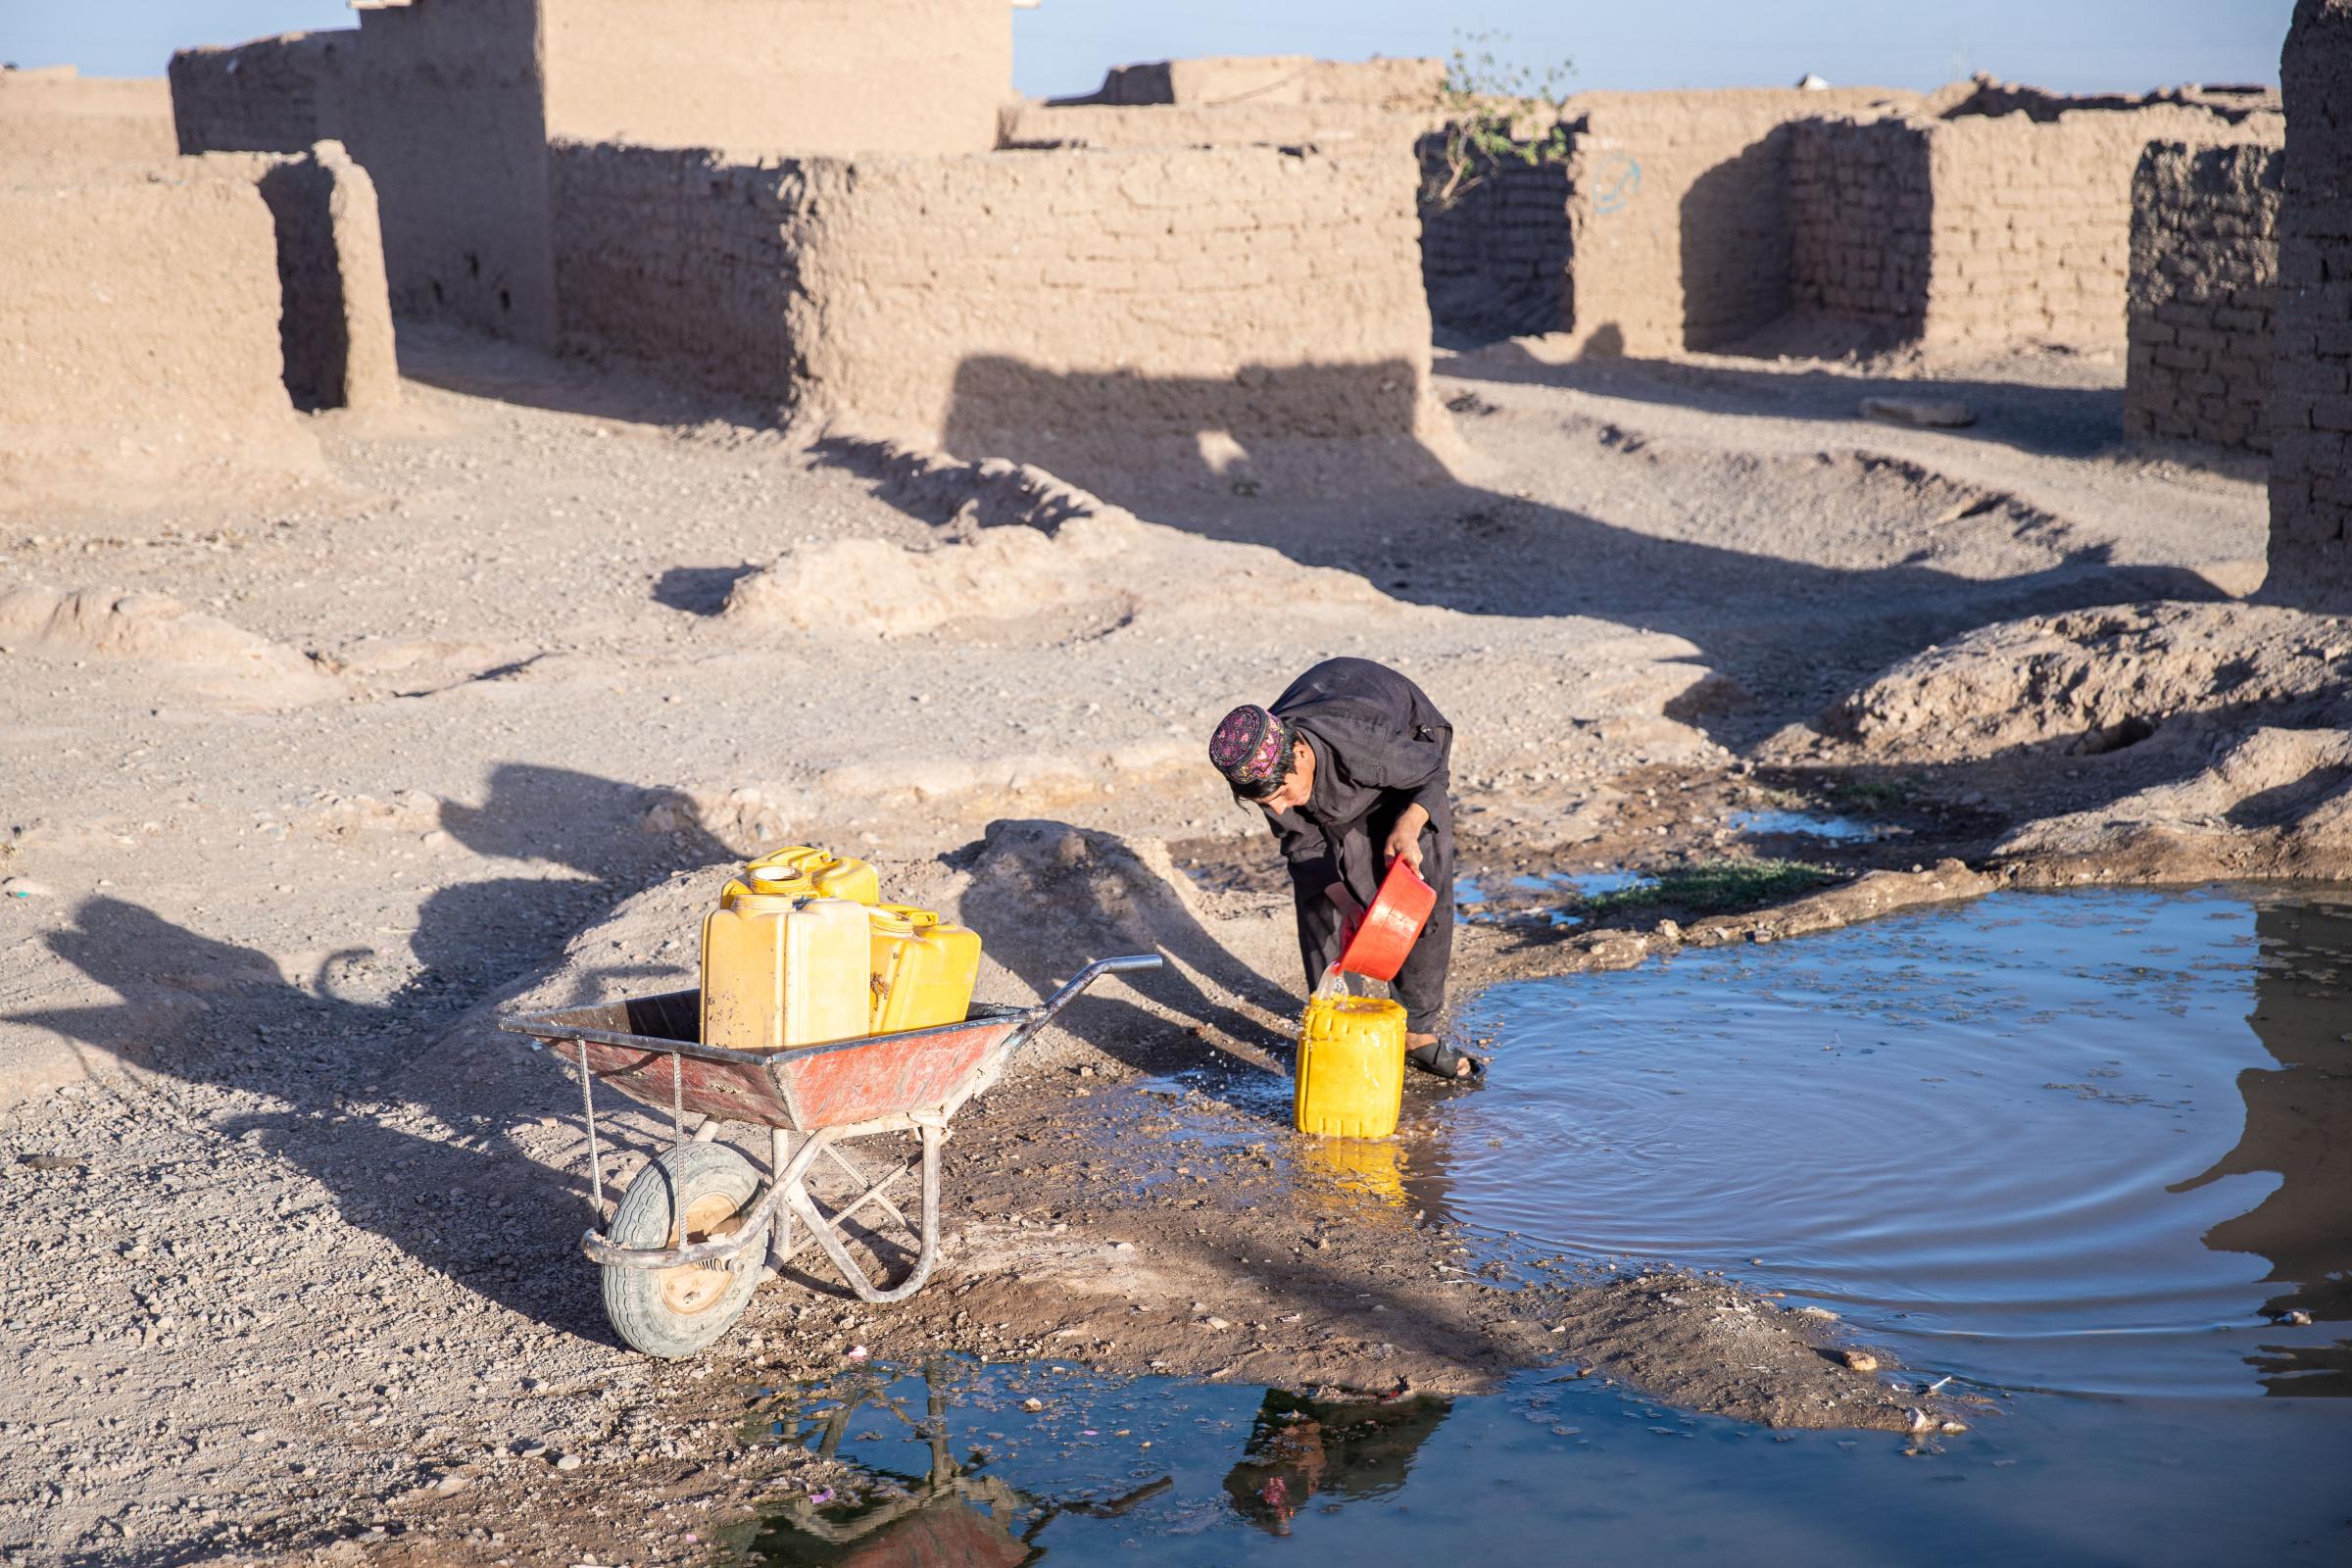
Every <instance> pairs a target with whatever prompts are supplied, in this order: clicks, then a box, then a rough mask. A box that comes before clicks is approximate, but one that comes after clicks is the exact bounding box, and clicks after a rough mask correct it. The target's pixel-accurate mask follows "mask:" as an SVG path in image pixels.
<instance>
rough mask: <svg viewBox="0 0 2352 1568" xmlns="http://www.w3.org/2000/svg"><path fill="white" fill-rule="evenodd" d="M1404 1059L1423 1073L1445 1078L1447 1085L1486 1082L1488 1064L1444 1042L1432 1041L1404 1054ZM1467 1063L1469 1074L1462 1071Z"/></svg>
mask: <svg viewBox="0 0 2352 1568" xmlns="http://www.w3.org/2000/svg"><path fill="white" fill-rule="evenodd" d="M1404 1059H1405V1060H1407V1061H1409V1062H1411V1063H1412V1064H1413V1065H1414V1066H1416V1067H1418V1068H1420V1069H1421V1070H1422V1071H1423V1072H1425V1073H1429V1074H1431V1075H1432V1076H1434V1077H1438V1078H1443V1079H1445V1080H1446V1082H1447V1083H1452V1084H1477V1083H1484V1082H1486V1078H1487V1064H1486V1063H1485V1062H1483V1061H1481V1060H1479V1059H1478V1058H1477V1057H1476V1056H1473V1055H1471V1054H1470V1053H1468V1052H1466V1051H1457V1050H1456V1049H1454V1048H1453V1047H1452V1046H1449V1045H1447V1044H1446V1042H1445V1041H1443V1040H1437V1041H1432V1042H1431V1043H1430V1044H1428V1045H1426V1046H1416V1047H1415V1048H1414V1049H1412V1050H1411V1051H1408V1052H1406V1053H1405V1054H1404ZM1465 1061H1466V1062H1468V1063H1469V1064H1470V1070H1469V1071H1468V1072H1464V1071H1462V1063H1463V1062H1465Z"/></svg>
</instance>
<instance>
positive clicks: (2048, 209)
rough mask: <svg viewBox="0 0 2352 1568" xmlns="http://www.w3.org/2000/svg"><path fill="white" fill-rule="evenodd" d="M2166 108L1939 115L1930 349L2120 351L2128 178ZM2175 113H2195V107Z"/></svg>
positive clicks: (2127, 265)
mask: <svg viewBox="0 0 2352 1568" xmlns="http://www.w3.org/2000/svg"><path fill="white" fill-rule="evenodd" d="M2167 113H2168V112H2167V111H2158V110H2148V111H2124V112H2118V113H2098V112H2084V113H2082V114H2075V115H2065V116H2061V117H2060V118H2059V119H2057V120H2056V121H2051V122H2042V121H2036V120H2034V119H2033V118H2032V117H2031V116H2029V115H2025V114H2012V115H2004V116H2001V117H2000V118H1998V119H1986V118H1983V117H1971V118H1967V119H1962V120H1953V121H1945V122H1942V123H1937V124H1936V125H1935V126H1934V127H1933V129H1932V130H1931V132H1930V134H1929V146H1928V160H1929V179H1930V182H1931V183H1932V185H1933V187H1934V192H1935V216H1934V221H1933V228H1932V243H1933V246H1934V252H1935V261H1934V267H1933V270H1932V271H1931V274H1930V278H1929V286H1928V302H1927V312H1926V322H1925V327H1924V330H1923V331H1922V333H1921V339H1922V341H1923V342H1925V343H1926V344H1928V345H1930V346H1943V347H1951V346H1960V345H1977V344H1987V345H1989V344H2007V343H2028V342H2033V343H2056V344H2066V345H2070V346H2075V347H2083V348H2107V349H2120V348H2121V347H2122V346H2123V342H2124V319H2125V318H2124V286H2125V279H2126V276H2127V274H2128V273H2129V272H2130V270H2131V176H2132V172H2133V171H2134V170H2135V169H2136V168H2137V167H2138V163H2139V155H2140V152H2141V150H2142V149H2143V148H2145V147H2146V146H2147V144H2148V141H2149V140H2150V139H2151V137H2152V136H2155V135H2161V134H2163V132H2164V130H2165V129H2168V128H2172V127H2168V126H2161V125H2158V124H2153V123H2147V122H2148V121H2149V120H2150V119H2152V118H2161V117H2163V116H2165V115H2166V114H2167ZM2178 113H2182V114H2188V115H2192V116H2193V115H2194V114H2195V111H2179V112H2178Z"/></svg>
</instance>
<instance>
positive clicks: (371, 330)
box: [179, 141, 400, 409]
mask: <svg viewBox="0 0 2352 1568" xmlns="http://www.w3.org/2000/svg"><path fill="white" fill-rule="evenodd" d="M179 167H180V168H182V169H186V170H191V171H193V172H195V173H196V174H198V175H199V176H202V177H211V178H218V179H225V180H233V181H239V182H242V183H245V184H249V185H251V186H253V187H254V188H255V189H256V190H258V191H260V192H261V194H262V200H263V201H264V202H266V203H267V204H268V205H269V208H270V220H271V221H272V222H273V223H274V224H275V226H276V233H277V281H278V299H279V311H278V322H277V326H278V343H279V347H280V349H281V351H282V353H283V356H284V378H285V383H286V391H287V393H288V395H289V396H291V397H292V398H293V400H294V405H295V407H297V408H301V409H342V408H375V407H381V406H383V405H385V404H389V403H394V402H397V401H398V400H399V397H400V368H399V365H398V362H397V360H396V358H395V355H394V352H393V334H392V304H391V294H390V289H389V287H388V286H387V284H386V281H385V277H384V242H383V230H382V227H381V225H380V222H379V221H378V218H377V214H376V205H375V187H374V185H373V184H372V183H371V182H370V181H369V180H368V172H367V171H366V170H364V169H362V168H360V166H359V165H358V164H356V163H354V162H352V160H351V156H350V154H348V153H347V152H345V151H344V149H343V146H342V144H341V143H340V142H332V141H325V142H320V143H319V144H318V145H317V146H316V147H314V148H312V149H311V150H310V151H309V152H307V153H304V154H303V155H301V156H300V157H288V156H286V155H284V154H281V153H208V154H204V155H201V156H199V157H195V158H186V159H181V160H180V161H179Z"/></svg>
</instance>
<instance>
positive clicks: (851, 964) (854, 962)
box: [703, 893, 872, 1051]
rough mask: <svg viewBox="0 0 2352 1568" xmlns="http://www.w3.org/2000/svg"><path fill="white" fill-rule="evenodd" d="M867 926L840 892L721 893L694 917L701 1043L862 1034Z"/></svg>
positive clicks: (867, 1012)
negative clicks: (831, 895)
mask: <svg viewBox="0 0 2352 1568" xmlns="http://www.w3.org/2000/svg"><path fill="white" fill-rule="evenodd" d="M869 924H870V922H869V921H868V920H867V918H866V909H865V906H864V905H862V904H859V903H857V902H855V901H854V900H850V899H810V898H784V897H774V896H769V895H766V894H758V893H740V894H735V895H734V896H732V897H730V898H729V899H727V900H726V901H725V902H724V903H723V904H722V905H721V906H720V907H718V908H715V909H713V910H711V912H710V913H709V914H707V915H705V916H704V917H703V1044H705V1045H707V1046H725V1047H727V1048H729V1049H730V1050H734V1051H783V1050H786V1049H788V1048H790V1047H793V1046H815V1045H822V1044H824V1043H825V1042H827V1041H832V1040H852V1039H856V1038H858V1036H861V1035H863V1034H864V1033H865V1032H866V1026H867V1021H868V1019H869V1017H870V1016H871V1013H872V1006H871V1003H870V998H871V996H872V980H871V976H870V974H869V972H868V965H869V963H870V961H871V952H872V939H871V937H870V935H869V933H868V926H869Z"/></svg>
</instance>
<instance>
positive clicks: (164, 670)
mask: <svg viewBox="0 0 2352 1568" xmlns="http://www.w3.org/2000/svg"><path fill="white" fill-rule="evenodd" d="M0 652H13V653H19V654H23V653H33V654H46V655H53V656H59V657H68V658H73V657H83V656H97V657H100V658H105V659H113V660H123V661H125V662H136V663H139V664H143V665H145V666H147V667H148V668H150V669H153V670H155V671H156V672H157V673H159V674H161V675H164V676H165V677H167V678H168V679H170V680H172V681H173V682H174V683H176V684H178V685H181V686H184V687H187V688H189V689H191V690H195V691H200V692H204V693H207V694H209V695H212V696H216V697H221V698H225V699H229V700H232V701H240V702H246V703H253V704H258V705H263V706H268V707H282V706H290V705H292V704H295V703H313V702H320V701H324V700H325V699H327V698H330V697H336V696H340V695H342V693H343V686H342V684H341V683H340V682H339V681H337V680H336V679H335V678H334V677H333V676H332V675H330V674H328V673H327V672H326V671H325V670H323V669H321V668H320V667H319V664H318V663H317V662H315V661H313V660H312V659H311V658H310V657H309V656H308V655H305V654H301V653H297V652H296V651H295V650H293V649H291V648H288V647H286V646H284V645H283V644H281V643H273V642H271V641H270V640H269V639H268V638H267V637H260V636H257V635H255V634H254V633H252V632H249V631H247V630H245V629H244V628H243V627H241V626H235V625H231V624H230V623H229V622H227V621H225V620H221V619H220V618H218V617H217V616H213V615H207V614H204V613H201V612H199V611H194V610H190V609H189V608H188V607H187V606H186V605H183V604H181V603H180V602H179V601H178V600H176V599H173V598H172V596H171V595H169V594H158V593H125V592H123V591H122V590H120V589H112V588H96V589H85V590H82V591H80V592H71V593H70V592H65V591H62V590H59V589H55V588H17V589H12V590H10V591H9V592H6V593H0Z"/></svg>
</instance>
